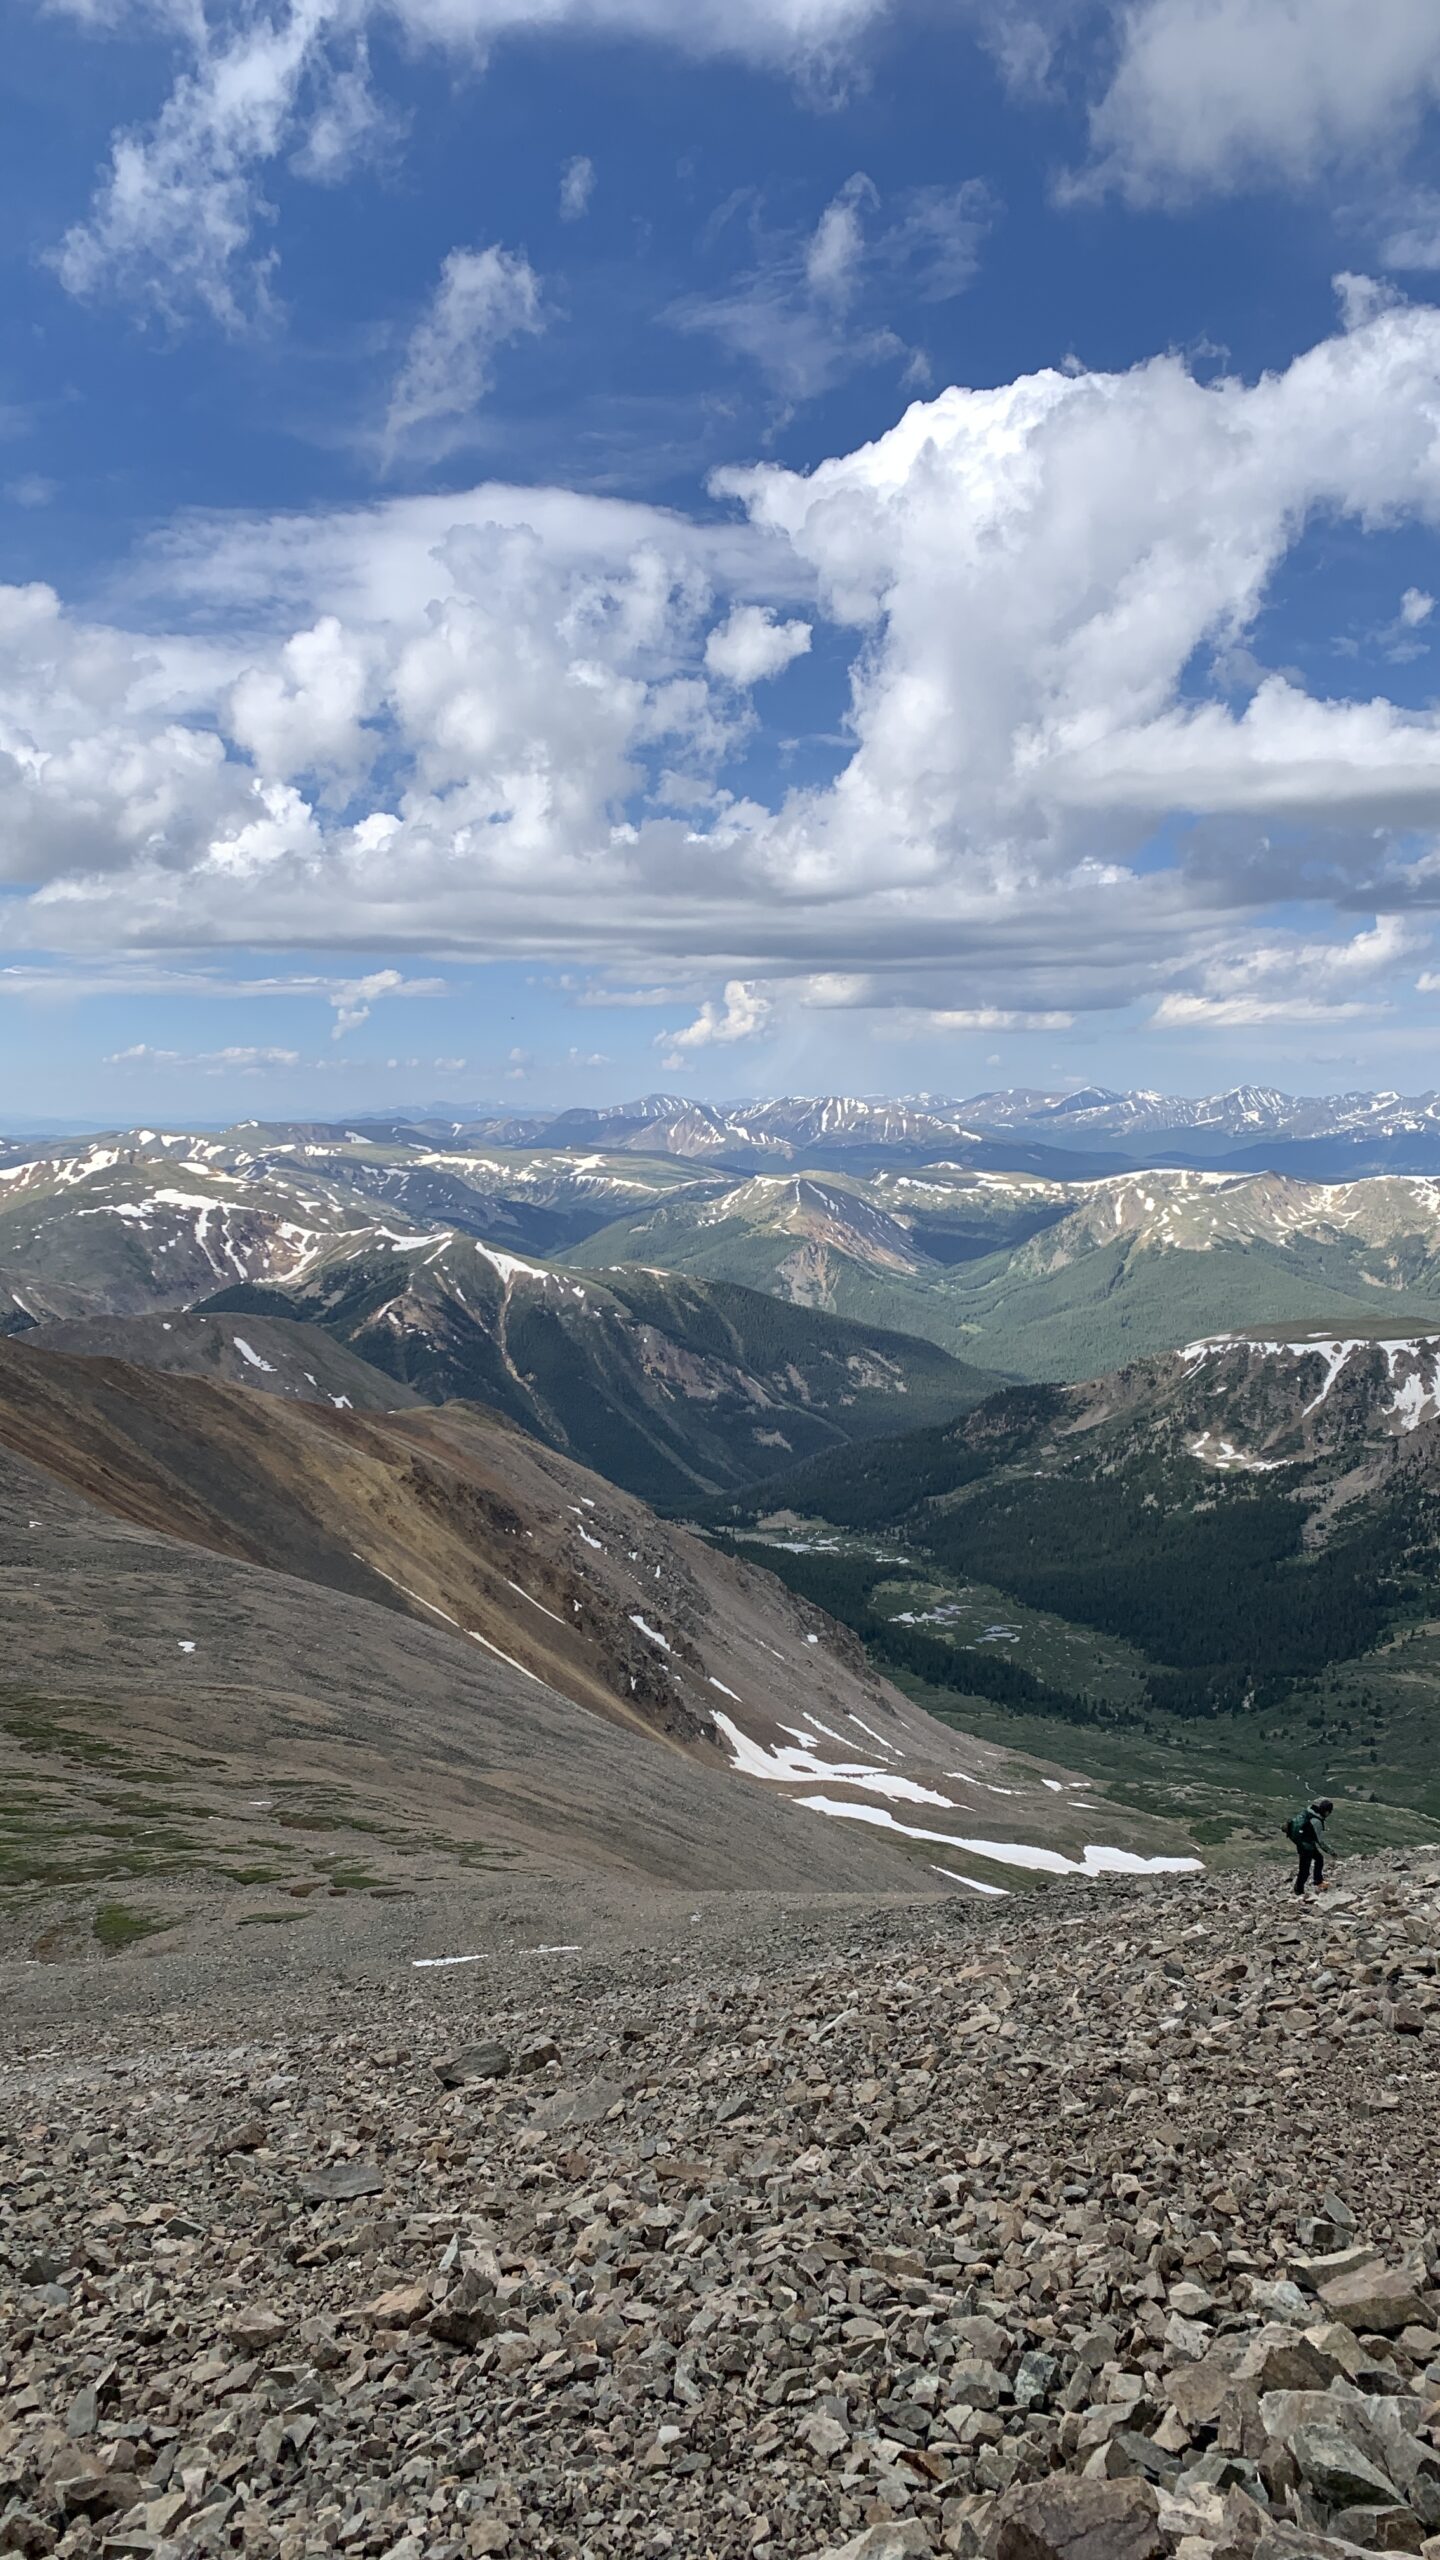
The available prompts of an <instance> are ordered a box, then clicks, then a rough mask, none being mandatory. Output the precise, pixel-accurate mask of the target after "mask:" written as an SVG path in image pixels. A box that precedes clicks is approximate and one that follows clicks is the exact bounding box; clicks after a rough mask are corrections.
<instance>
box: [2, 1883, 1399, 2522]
mask: <svg viewBox="0 0 1440 2560" xmlns="http://www.w3.org/2000/svg"><path fill="white" fill-rule="evenodd" d="M571 1916H572V1918H573V1916H574V1915H573V1914H572V1915H571ZM554 1918H555V1922H556V1925H555V1926H554V1927H553V1928H550V1929H547V1930H546V1931H545V1932H544V1933H543V1937H541V1933H538V1932H537V1933H536V1934H537V1937H540V1943H537V1944H533V1945H530V1944H527V1945H521V1944H518V1943H517V1944H515V1945H513V1946H510V1947H508V1948H507V1947H504V1946H497V1947H496V1948H495V1949H494V1951H493V1952H492V1953H491V1954H490V1955H489V1956H487V1957H484V1958H481V1959H478V1960H476V1961H474V1962H470V1963H462V1962H452V1963H449V1964H437V1963H434V1962H431V1963H428V1964H426V1965H424V1966H420V1965H417V1964H415V1963H413V1962H412V1961H411V1960H410V1959H409V1958H408V1957H402V1958H401V1959H400V1961H398V1962H396V1961H394V1960H393V1959H390V1960H387V1962H386V1963H385V1964H384V1965H382V1964H381V1963H380V1962H379V1960H378V1958H376V1959H369V1960H365V1961H361V1960H357V1961H356V1962H354V1963H352V1964H351V1965H350V1966H349V1968H348V1969H347V1968H346V1966H345V1965H344V1964H343V1963H341V1962H339V1961H336V1962H334V1963H333V1964H332V1965H330V1966H329V1967H328V1968H326V1969H324V1970H323V1971H322V1970H314V1969H307V1970H303V1971H302V1970H300V1969H299V1968H296V1967H294V1966H292V1965H288V1964H287V1960H286V1958H285V1956H284V1953H283V1951H282V1950H280V1949H277V1951H276V1954H275V1956H274V1959H273V1962H272V1964H271V1967H270V1970H269V1971H268V1972H267V1971H266V1970H265V1968H264V1967H263V1966H261V1967H260V1968H259V1970H257V1971H256V1972H254V1973H253V1974H251V1975H250V1976H247V1977H246V1978H245V1979H244V1980H243V1981H237V1982H236V1983H235V1984H234V1986H233V1987H232V1988H231V1989H230V1990H229V1991H228V1992H227V1991H226V1990H225V1989H224V1988H223V1987H221V1988H219V1989H216V1988H215V1987H214V1986H213V1985H212V1986H211V1988H210V1991H209V1993H208V1994H207V1998H206V2000H205V2002H204V2004H202V2003H201V2002H200V2001H199V2000H198V1999H197V1998H196V1997H195V1995H194V1990H193V1986H192V1985H187V1977H186V1976H185V1975H184V1974H183V1972H180V1971H177V1970H174V1969H173V1968H172V1960H171V1959H169V1958H167V1957H166V1956H165V1955H164V1954H163V1953H151V1954H149V1955H141V1954H137V1953H129V1954H125V1955H119V1956H116V1957H114V1958H113V1959H111V1960H110V1961H108V1962H107V1963H105V1964H103V1965H101V1966H92V1967H87V1968H81V1969H79V1970H78V1971H74V1970H72V1971H70V1972H69V1973H68V1974H67V1976H66V1978H65V1980H64V1982H63V1983H62V1982H61V1981H60V1980H59V1979H58V1977H57V1976H56V1974H55V1972H54V1971H53V1969H48V1968H45V1967H33V1968H32V1967H26V1966H24V1965H20V1964H14V1965H11V1966H9V1967H7V1968H6V1972H5V1986H4V2023H3V2026H0V2550H4V2551H11V2552H18V2553H22V2554H35V2555H46V2554H49V2553H51V2552H55V2553H59V2554H64V2555H67V2560H68V2555H72V2554H73V2555H76V2560H80V2556H81V2555H84V2556H85V2560H89V2555H91V2554H96V2555H101V2554H104V2555H112V2554H113V2555H115V2560H131V2555H133V2560H141V2555H146V2556H147V2560H148V2555H150V2554H155V2555H157V2560H183V2555H188V2554H190V2553H192V2552H193V2553H197V2554H199V2553H205V2554H211V2553H213V2554H217V2555H218V2554H223V2553H232V2552H233V2553H236V2554H241V2555H246V2556H247V2560H269V2555H271V2554H275V2555H277V2560H311V2555H315V2560H320V2555H327V2554H330V2553H332V2552H334V2553H339V2554H354V2555H357V2560H371V2556H372V2555H374V2556H375V2560H380V2555H388V2560H472V2556H473V2560H481V2555H484V2554H510V2555H515V2560H519V2555H521V2554H530V2553H534V2554H541V2553H544V2554H549V2553H555V2554H575V2555H584V2554H592V2553H593V2554H596V2555H600V2554H616V2555H620V2554H623V2555H626V2560H630V2555H643V2560H662V2555H669V2554H675V2555H677V2560H678V2555H686V2556H687V2560H688V2555H696V2556H697V2560H699V2555H707V2554H714V2555H716V2560H722V2555H723V2560H731V2555H747V2556H748V2555H759V2556H760V2560H769V2555H771V2554H775V2555H778V2554H780V2553H785V2554H795V2555H799V2560H816V2555H820V2554H826V2555H834V2554H838V2553H841V2552H843V2553H845V2554H846V2555H847V2560H912V2555H913V2556H914V2560H920V2555H924V2554H942V2553H948V2554H953V2555H956V2560H968V2556H969V2555H977V2560H978V2556H979V2555H986V2556H987V2560H1161V2555H1173V2560H1212V2555H1213V2560H1221V2555H1224V2560H1288V2556H1289V2555H1292V2554H1293V2555H1296V2560H1302V2556H1303V2555H1306V2554H1310V2555H1315V2560H1328V2555H1340V2554H1345V2553H1348V2552H1350V2551H1351V2550H1354V2549H1359V2550H1366V2551H1372V2550H1386V2551H1411V2552H1425V2553H1428V2554H1431V2555H1432V2556H1433V2555H1437V2554H1440V2178H1437V2170H1440V2117H1437V2097H1440V2069H1437V2054H1440V1855H1437V1853H1435V1852H1411V1853H1408V1854H1404V1855H1393V1856H1391V1857H1389V1858H1387V1859H1384V1860H1376V1861H1371V1862H1368V1863H1365V1864H1360V1863H1358V1862H1357V1863H1355V1864H1353V1865H1350V1866H1348V1867H1345V1868H1343V1869H1341V1870H1340V1871H1339V1872H1338V1881H1337V1883H1336V1884H1335V1886H1334V1887H1333V1888H1332V1889H1331V1890H1330V1891H1329V1892H1328V1893H1327V1894H1326V1895H1325V1897H1324V1898H1323V1900H1320V1901H1318V1902H1312V1903H1308V1904H1305V1905H1303V1906H1301V1905H1297V1904H1296V1903H1295V1902H1294V1900H1293V1898H1292V1897H1291V1896H1290V1894H1289V1891H1288V1875H1287V1874H1286V1873H1285V1871H1284V1870H1283V1868H1282V1866H1281V1863H1280V1859H1279V1857H1278V1856H1277V1860H1276V1863H1275V1865H1274V1866H1273V1867H1272V1868H1271V1869H1270V1870H1269V1871H1267V1872H1265V1873H1263V1874H1253V1873H1252V1874H1248V1875H1244V1876H1239V1877H1235V1876H1232V1877H1228V1878H1226V1879H1224V1880H1222V1881H1220V1882H1219V1883H1216V1882H1214V1881H1213V1880H1207V1879H1198V1880H1195V1881H1190V1880H1185V1881H1177V1880H1175V1879H1165V1880H1163V1881H1161V1880H1156V1881H1155V1882H1146V1883H1143V1884H1128V1883H1126V1884H1119V1883H1117V1884H1107V1885H1104V1886H1098V1887H1096V1886H1086V1885H1084V1884H1080V1883H1071V1882H1066V1883H1062V1884H1057V1885H1056V1886H1054V1887H1053V1888H1051V1889H1050V1890H1048V1891H1047V1892H1046V1893H1044V1894H1043V1895H1040V1896H1036V1897H1033V1898H1031V1899H1029V1900H1027V1901H1026V1902H1024V1903H1023V1904H1022V1903H1016V1902H1010V1903H1006V1904H1004V1905H998V1904H996V1905H989V1906H987V1905H985V1904H984V1903H977V1902H972V1901H970V1900H968V1899H967V1900H966V1901H965V1902H963V1903H959V1902H957V1901H955V1900H946V1901H939V1900H930V1901H926V1902H918V1903H907V1902H903V1901H898V1900H893V1899H892V1900H891V1901H889V1902H885V1903H877V1902H875V1901H873V1900H872V1901H868V1902H867V1901H863V1900H859V1899H856V1900H853V1901H850V1902H848V1903H847V1902H844V1901H840V1900H836V1899H834V1898H832V1899H830V1900H828V1901H813V1902H810V1903H808V1904H807V1903H802V1902H799V1901H792V1902H786V1901H783V1900H777V1901H771V1902H768V1903H767V1902H764V1901H762V1900H761V1899H760V1898H759V1897H755V1896H749V1897H737V1898H736V1899H735V1900H734V1901H733V1902H727V1901H726V1900H725V1899H724V1898H723V1897H710V1898H707V1899H706V1901H705V1904H704V1906H703V1910H702V1912H701V1914H700V1915H699V1916H698V1917H696V1918H692V1916H691V1907H690V1905H689V1904H688V1902H682V1901H680V1900H679V1899H678V1898H672V1901H671V1903H670V1904H669V1905H668V1906H667V1908H666V1910H665V1912H664V1914H663V1915H662V1916H661V1917H659V1918H657V1917H656V1916H655V1914H654V1912H653V1911H652V1912H651V1914H650V1917H649V1919H648V1920H647V1922H646V1924H645V1926H644V1927H642V1928H639V1929H638V1930H637V1933H636V1940H635V1942H634V1943H632V1944H629V1945H627V1944H625V1943H624V1941H623V1938H622V1937H621V1936H620V1935H619V1934H618V1933H612V1935H611V1936H609V1937H606V1938H603V1939H601V1940H599V1941H598V1942H597V1941H596V1940H595V1939H594V1937H593V1936H592V1942H591V1944H590V1945H589V1946H588V1947H587V1946H586V1945H585V1944H584V1943H574V1942H572V1943H569V1944H567V1943H565V1942H566V1941H567V1940H572V1932H571V1931H570V1930H567V1929H566V1927H565V1926H564V1919H565V1912H564V1910H563V1908H562V1907H560V1906H559V1905H558V1904H557V1908H556V1911H555V1914H554ZM275 1935H276V1936H277V1937H278V1938H279V1939H282V1940H283V1939H284V1938H285V1935H286V1933H284V1932H277V1933H275ZM574 1935H575V1936H576V1937H578V1932H576V1933H574ZM458 1952H459V1950H458V1949H457V1953H458ZM367 1962H368V1970H367Z"/></svg>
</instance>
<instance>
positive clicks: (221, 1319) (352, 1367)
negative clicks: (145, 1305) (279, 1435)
mask: <svg viewBox="0 0 1440 2560" xmlns="http://www.w3.org/2000/svg"><path fill="white" fill-rule="evenodd" d="M26 1339H27V1344H29V1345H35V1346H38V1347H39V1348H40V1349H42V1350H45V1351H73V1352H77V1353H79V1354H80V1355H81V1357H83V1358H85V1359H102V1360H129V1361H133V1362H134V1363H135V1364H136V1366H137V1367H139V1368H142V1369H159V1370H162V1371H165V1372H166V1373H167V1374H169V1375H171V1376H174V1377H181V1378H209V1379H210V1380H212V1381H213V1382H214V1383H216V1384H219V1385H225V1386H232V1387H258V1388H259V1389H260V1390H261V1392H262V1393H263V1394H265V1395H272V1396H289V1397H291V1398H293V1399H295V1400H296V1401H298V1402H299V1403H301V1404H330V1405H333V1406H335V1407H336V1409H337V1411H340V1412H344V1411H346V1410H349V1411H351V1412H354V1413H393V1412H395V1411H397V1410H398V1409H400V1408H402V1407H405V1406H411V1405H419V1404H420V1403H422V1402H423V1399H422V1398H421V1397H420V1396H418V1395H416V1393H415V1392H414V1389H413V1388H411V1387H407V1386H404V1385H402V1383H401V1382H400V1380H399V1379H398V1378H389V1377H386V1376H384V1375H383V1374H382V1372H381V1371H380V1370H378V1369H374V1368H372V1367H371V1366H370V1363H369V1362H368V1361H366V1360H361V1359H359V1358H358V1357H357V1355H356V1354H355V1353H354V1352H353V1351H350V1350H348V1349H347V1348H346V1346H345V1344H344V1343H342V1342H336V1341H335V1340H334V1339H333V1338H332V1336H331V1335H329V1334H328V1333H323V1332H322V1331H321V1329H320V1327H319V1326H318V1325H313V1324H296V1323H294V1322H288V1321H287V1322H285V1323H281V1322H280V1321H279V1320H278V1319H277V1318H276V1317H274V1316H255V1317H251V1318H250V1319H248V1320H247V1322H246V1323H245V1324H243V1325H241V1324H238V1323H237V1321H236V1319H235V1318H234V1317H233V1316H229V1317H227V1316H208V1315H201V1314H198V1313H196V1312H193V1311H189V1312H182V1311H180V1310H177V1312H176V1313H175V1314H174V1315H172V1316H160V1315H153V1316H90V1317H87V1318H85V1319H84V1320H83V1321H81V1322H78V1323H63V1324H46V1325H40V1326H38V1327H36V1328H34V1329H32V1330H31V1331H30V1332H29V1333H28V1334H27V1337H26Z"/></svg>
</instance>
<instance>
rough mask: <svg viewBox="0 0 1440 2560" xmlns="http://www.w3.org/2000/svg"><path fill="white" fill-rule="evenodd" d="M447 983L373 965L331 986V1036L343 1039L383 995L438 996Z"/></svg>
mask: <svg viewBox="0 0 1440 2560" xmlns="http://www.w3.org/2000/svg"><path fill="white" fill-rule="evenodd" d="M444 985H445V981H444V979H443V978H405V977H402V976H401V974H400V971H399V970H398V969H372V970H371V971H370V973H369V975H368V977H364V978H351V979H350V980H349V981H348V982H347V983H346V984H345V985H343V986H339V987H334V988H332V989H331V993H330V1002H331V1004H332V1005H333V1006H334V1008H335V1026H334V1029H333V1030H332V1031H331V1034H330V1037H331V1039H332V1040H343V1039H344V1037H345V1034H346V1032H347V1031H358V1030H359V1028H360V1025H361V1023H362V1022H368V1021H369V1019H370V1015H371V1011H372V1009H373V1007H374V1006H375V1005H376V1004H377V1003H378V1002H379V1000H380V998H381V996H438V995H440V994H441V993H443V990H444Z"/></svg>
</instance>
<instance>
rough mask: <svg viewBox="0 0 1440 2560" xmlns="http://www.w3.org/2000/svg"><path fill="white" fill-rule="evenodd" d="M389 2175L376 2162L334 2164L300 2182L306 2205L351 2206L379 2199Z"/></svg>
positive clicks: (328, 2164) (314, 2172)
mask: <svg viewBox="0 0 1440 2560" xmlns="http://www.w3.org/2000/svg"><path fill="white" fill-rule="evenodd" d="M384 2184H385V2173H384V2171H383V2170H382V2169H377V2168H376V2166H375V2163H374V2161H373V2160H331V2161H329V2162H327V2164H326V2166H325V2167H324V2168H323V2169H315V2170H312V2171H311V2173H310V2175H309V2177H308V2178H302V2179H301V2181H300V2193H301V2196H302V2198H303V2200H304V2202H305V2203H306V2204H351V2203H353V2202H354V2200H355V2199H356V2197H358V2196H378V2195H379V2193H380V2191H381V2189H382V2187H383V2186H384Z"/></svg>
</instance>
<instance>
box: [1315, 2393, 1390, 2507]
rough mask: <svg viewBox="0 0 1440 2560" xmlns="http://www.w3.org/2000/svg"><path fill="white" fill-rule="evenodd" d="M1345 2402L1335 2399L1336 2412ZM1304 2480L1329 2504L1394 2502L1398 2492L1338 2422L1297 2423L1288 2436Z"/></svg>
mask: <svg viewBox="0 0 1440 2560" xmlns="http://www.w3.org/2000/svg"><path fill="white" fill-rule="evenodd" d="M1344 2405H1345V2404H1344V2402H1343V2401H1341V2402H1339V2403H1337V2414H1338V2411H1339V2410H1340V2409H1343V2407H1344ZM1288 2443H1289V2447H1290V2451H1291V2453H1292V2454H1293V2455H1294V2457H1295V2460H1296V2462H1297V2463H1298V2464H1299V2467H1300V2474H1301V2477H1302V2479H1304V2480H1307V2481H1308V2482H1309V2484H1310V2486H1311V2488H1312V2489H1314V2490H1315V2491H1316V2493H1317V2495H1318V2496H1320V2497H1322V2498H1323V2499H1324V2501H1325V2503H1326V2505H1327V2506H1329V2507H1362V2506H1382V2507H1383V2506H1395V2505H1397V2504H1398V2503H1399V2493H1398V2491H1397V2490H1396V2487H1395V2483H1394V2481H1393V2480H1387V2478H1386V2476H1385V2474H1384V2472H1383V2471H1381V2470H1380V2469H1379V2467H1378V2465H1377V2464H1375V2463H1373V2462H1371V2461H1370V2460H1368V2458H1367V2457H1366V2455H1364V2454H1363V2453H1362V2452H1361V2451H1360V2448H1359V2446H1358V2445H1355V2444H1352V2443H1351V2441H1350V2438H1349V2437H1348V2436H1347V2435H1344V2434H1342V2432H1341V2430H1340V2428H1339V2427H1338V2426H1311V2427H1297V2428H1296V2429H1295V2432H1294V2434H1293V2435H1292V2436H1290V2437H1289V2438H1288Z"/></svg>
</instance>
